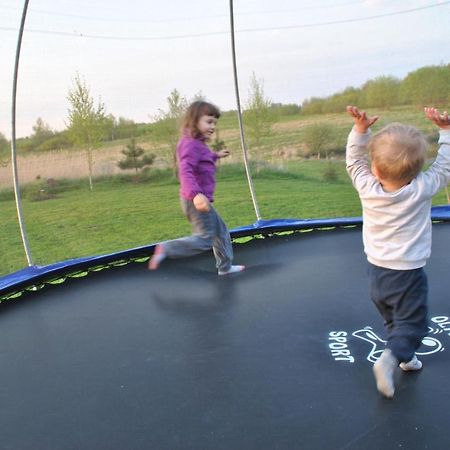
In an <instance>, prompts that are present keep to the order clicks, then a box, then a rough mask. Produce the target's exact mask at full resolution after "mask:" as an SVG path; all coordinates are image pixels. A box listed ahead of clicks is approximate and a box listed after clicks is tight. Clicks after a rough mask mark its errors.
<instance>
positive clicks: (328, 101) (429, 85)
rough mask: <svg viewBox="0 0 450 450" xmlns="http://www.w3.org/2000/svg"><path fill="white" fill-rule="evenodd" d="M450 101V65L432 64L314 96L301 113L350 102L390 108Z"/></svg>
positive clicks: (335, 108)
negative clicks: (329, 94) (409, 71)
mask: <svg viewBox="0 0 450 450" xmlns="http://www.w3.org/2000/svg"><path fill="white" fill-rule="evenodd" d="M449 101H450V64H449V65H441V66H429V67H422V68H420V69H417V70H416V71H414V72H411V73H409V74H408V75H407V76H406V77H405V78H404V79H403V80H399V79H398V78H396V77H393V76H381V77H377V78H374V79H371V80H368V81H367V82H366V83H364V85H363V86H362V87H361V88H354V87H348V88H346V89H345V90H344V91H342V92H338V93H336V94H333V95H331V96H329V97H325V98H318V97H312V98H309V99H306V100H305V101H304V102H303V103H302V110H301V114H302V115H308V114H324V113H337V112H342V111H344V110H345V107H346V106H347V105H358V106H359V107H361V108H372V107H373V108H391V107H393V106H400V105H416V106H420V107H423V106H426V105H436V106H440V105H442V106H446V104H447V103H448V102H449Z"/></svg>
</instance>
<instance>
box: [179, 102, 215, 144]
mask: <svg viewBox="0 0 450 450" xmlns="http://www.w3.org/2000/svg"><path fill="white" fill-rule="evenodd" d="M202 116H212V117H215V118H216V119H218V118H219V117H220V110H219V108H218V107H217V106H215V105H213V104H212V103H208V102H205V101H202V100H199V101H195V102H193V103H191V104H190V105H189V107H188V109H187V110H186V113H185V114H184V118H183V122H182V124H181V129H182V130H183V132H185V133H188V134H189V135H190V136H191V137H193V138H199V137H201V136H202V132H201V131H200V130H199V129H198V122H199V120H200V118H201V117H202Z"/></svg>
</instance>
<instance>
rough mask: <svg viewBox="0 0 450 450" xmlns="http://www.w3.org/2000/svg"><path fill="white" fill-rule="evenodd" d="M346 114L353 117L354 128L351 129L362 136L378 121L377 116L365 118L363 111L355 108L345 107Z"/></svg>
mask: <svg viewBox="0 0 450 450" xmlns="http://www.w3.org/2000/svg"><path fill="white" fill-rule="evenodd" d="M347 112H348V113H349V114H350V115H351V116H352V117H353V121H354V122H355V126H354V127H353V128H354V129H355V131H357V132H358V133H361V134H364V133H366V132H367V130H368V129H369V128H370V127H371V126H372V125H373V124H374V123H375V122H376V121H377V120H378V118H379V116H373V117H367V114H366V112H365V111H359V109H358V108H357V107H356V106H347Z"/></svg>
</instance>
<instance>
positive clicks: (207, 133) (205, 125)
mask: <svg viewBox="0 0 450 450" xmlns="http://www.w3.org/2000/svg"><path fill="white" fill-rule="evenodd" d="M216 125H217V119H216V118H215V117H214V116H206V115H204V116H201V117H200V119H199V120H198V124H197V128H198V131H200V133H202V136H203V137H204V138H206V139H209V138H211V136H212V135H213V134H214V131H215V130H216Z"/></svg>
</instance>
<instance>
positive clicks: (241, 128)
mask: <svg viewBox="0 0 450 450" xmlns="http://www.w3.org/2000/svg"><path fill="white" fill-rule="evenodd" d="M230 34H231V54H232V59H233V77H234V90H235V93H236V105H237V114H238V121H239V132H240V136H241V147H242V154H243V155H244V165H245V172H246V173H247V180H248V187H249V188H250V194H251V196H252V201H253V208H254V209H255V213H256V218H257V220H261V215H260V213H259V207H258V202H257V200H256V194H255V188H254V186H253V180H252V176H251V173H250V167H249V163H248V151H247V145H246V143H245V137H244V126H243V123H242V112H241V101H240V97H239V82H238V76H237V66H236V47H235V40H234V12H233V0H230Z"/></svg>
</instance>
